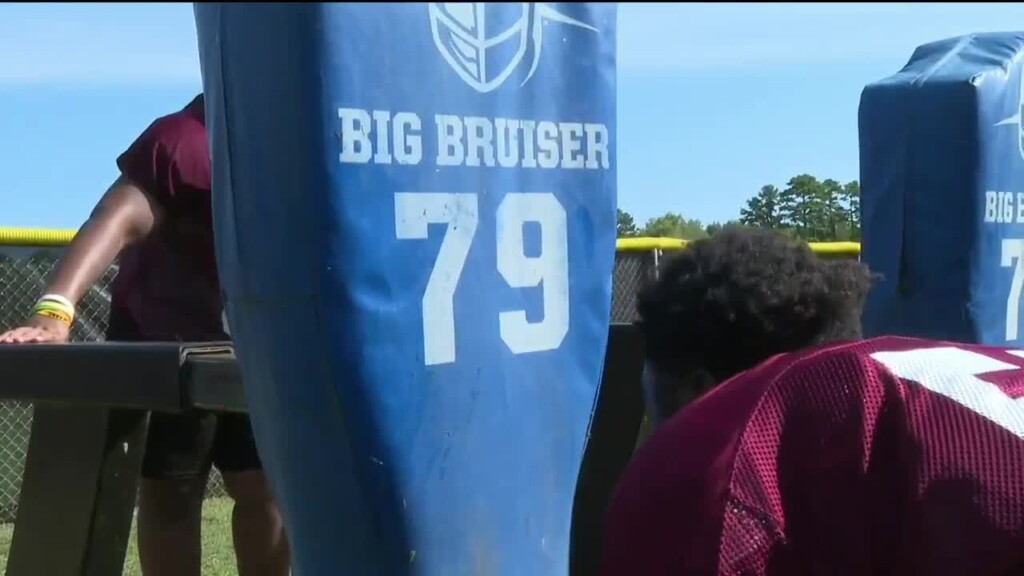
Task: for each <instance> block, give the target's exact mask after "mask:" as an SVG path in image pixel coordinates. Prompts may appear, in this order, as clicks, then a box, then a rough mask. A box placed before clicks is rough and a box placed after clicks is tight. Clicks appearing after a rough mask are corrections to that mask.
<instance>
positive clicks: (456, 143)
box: [434, 114, 466, 166]
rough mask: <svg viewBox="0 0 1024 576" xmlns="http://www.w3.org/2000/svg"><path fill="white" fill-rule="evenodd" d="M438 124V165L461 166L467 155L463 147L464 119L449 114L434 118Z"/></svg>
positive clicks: (438, 115)
mask: <svg viewBox="0 0 1024 576" xmlns="http://www.w3.org/2000/svg"><path fill="white" fill-rule="evenodd" d="M434 123H436V124H437V165H438V166H460V165H462V161H463V159H464V158H465V157H466V153H465V151H464V150H463V146H462V119H461V118H459V117H458V116H451V115H448V114H437V115H436V116H434Z"/></svg>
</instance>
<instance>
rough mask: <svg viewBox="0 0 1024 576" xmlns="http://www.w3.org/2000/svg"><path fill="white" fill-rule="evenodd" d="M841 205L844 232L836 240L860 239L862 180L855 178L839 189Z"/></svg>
mask: <svg viewBox="0 0 1024 576" xmlns="http://www.w3.org/2000/svg"><path fill="white" fill-rule="evenodd" d="M839 207H840V211H841V220H842V222H843V228H844V230H843V232H845V233H844V234H842V235H841V237H840V236H837V237H836V240H853V241H857V242H859V241H860V182H858V181H856V180H853V181H850V182H847V183H846V184H843V186H842V188H841V189H840V191H839Z"/></svg>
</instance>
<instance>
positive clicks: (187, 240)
mask: <svg viewBox="0 0 1024 576" xmlns="http://www.w3.org/2000/svg"><path fill="white" fill-rule="evenodd" d="M117 166H118V168H120V169H121V174H122V175H123V176H124V177H126V178H127V179H129V180H131V181H133V182H134V183H136V184H137V185H138V186H140V187H141V188H142V189H143V190H145V191H146V192H147V193H148V194H150V195H151V196H152V197H153V198H155V199H156V201H157V202H159V203H160V204H161V205H162V206H163V208H164V212H165V218H164V221H163V222H162V223H161V225H160V226H159V227H157V228H156V229H155V230H154V231H153V233H152V234H150V235H149V237H147V238H146V239H145V240H143V241H142V242H140V243H139V244H137V245H135V246H132V247H131V248H129V249H128V250H126V251H125V252H124V253H122V254H121V259H120V271H119V273H118V275H117V278H116V279H115V280H114V284H113V287H112V302H111V317H110V326H111V327H110V330H109V334H108V336H109V337H110V338H113V339H119V340H192V341H197V340H198V341H202V340H226V339H228V337H227V334H225V333H224V330H223V325H222V322H221V312H222V305H221V298H220V285H219V282H218V280H217V266H216V260H215V259H214V249H213V216H212V208H211V198H210V182H211V177H210V151H209V144H208V143H207V139H206V118H205V114H204V111H203V97H202V96H201V95H200V96H198V97H196V99H195V100H193V101H192V102H191V103H189V105H188V106H186V107H185V108H184V109H182V110H181V111H179V112H175V113H174V114H170V115H168V116H164V117H162V118H159V119H157V120H156V121H155V122H153V123H152V124H151V125H150V126H149V127H148V128H147V129H146V130H145V132H143V133H142V135H141V136H139V138H138V139H137V140H135V142H134V143H132V145H131V146H130V147H129V148H128V150H126V151H125V152H124V153H123V154H121V156H119V157H118V159H117Z"/></svg>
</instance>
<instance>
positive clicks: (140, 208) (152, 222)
mask: <svg viewBox="0 0 1024 576" xmlns="http://www.w3.org/2000/svg"><path fill="white" fill-rule="evenodd" d="M162 215H163V209H162V208H161V207H160V205H159V204H158V203H156V202H155V201H154V200H153V199H152V198H151V197H150V196H149V195H148V194H146V193H145V192H144V191H143V190H142V189H141V188H139V187H138V186H137V185H135V184H133V183H132V182H130V181H128V180H127V179H125V178H124V177H121V178H118V179H117V180H116V181H114V183H113V184H112V185H111V186H110V188H109V189H107V192H106V193H105V194H104V195H103V198H102V199H100V201H99V203H98V204H97V205H96V207H95V208H94V209H93V211H92V214H91V215H90V216H89V219H88V220H87V221H86V222H85V224H84V225H83V226H82V228H81V229H80V230H79V231H78V234H76V235H75V239H74V241H72V242H71V244H70V245H69V246H68V248H67V252H65V254H64V257H63V258H61V259H60V261H59V262H58V263H57V266H56V267H54V269H53V272H52V273H51V274H50V276H49V278H48V282H47V288H46V293H47V294H60V295H61V296H64V297H65V298H67V299H68V300H71V301H72V302H78V301H79V300H80V299H81V298H82V296H83V295H84V294H85V291H86V290H88V288H89V286H92V284H93V283H94V282H96V281H97V280H99V278H100V276H102V275H103V273H104V272H106V271H107V269H108V268H109V267H110V265H111V264H113V263H114V259H115V258H117V255H118V254H120V252H121V250H123V249H124V248H126V247H128V246H130V245H132V244H134V243H135V242H137V241H139V240H141V239H142V238H145V237H146V236H147V235H148V234H149V233H150V231H151V230H153V228H154V227H155V226H156V224H157V222H158V221H159V219H160V218H161V217H162Z"/></svg>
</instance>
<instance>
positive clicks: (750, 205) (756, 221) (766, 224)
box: [740, 184, 782, 229]
mask: <svg viewBox="0 0 1024 576" xmlns="http://www.w3.org/2000/svg"><path fill="white" fill-rule="evenodd" d="M779 196H780V193H779V189H778V188H776V187H775V186H772V185H771V184H768V185H766V186H762V187H761V191H760V192H758V193H757V195H755V196H754V197H753V198H751V199H750V200H747V206H746V208H742V209H741V210H740V222H741V223H743V224H745V225H747V226H760V227H762V228H775V229H778V228H782V212H781V207H780V200H779Z"/></svg>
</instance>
